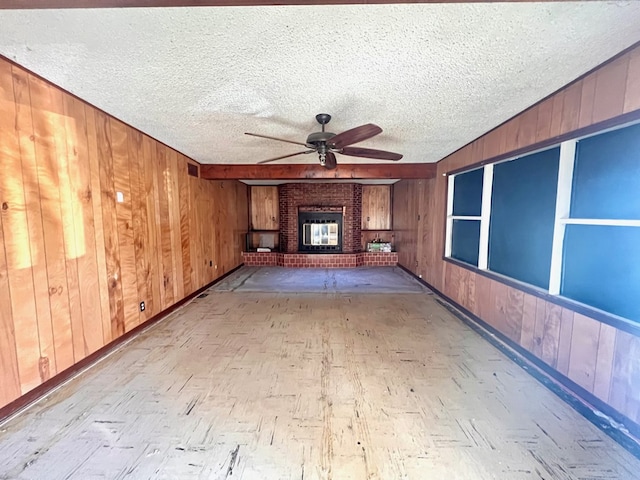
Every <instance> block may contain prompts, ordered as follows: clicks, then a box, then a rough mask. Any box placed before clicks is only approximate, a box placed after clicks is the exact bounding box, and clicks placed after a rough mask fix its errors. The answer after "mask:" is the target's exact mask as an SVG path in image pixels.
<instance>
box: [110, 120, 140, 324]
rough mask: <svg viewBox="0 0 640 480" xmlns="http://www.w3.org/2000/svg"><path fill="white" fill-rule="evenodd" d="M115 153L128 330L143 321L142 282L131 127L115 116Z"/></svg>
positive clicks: (112, 142) (115, 184) (119, 240)
mask: <svg viewBox="0 0 640 480" xmlns="http://www.w3.org/2000/svg"><path fill="white" fill-rule="evenodd" d="M109 126H110V128H111V145H112V154H113V179H114V181H113V186H114V188H115V191H116V197H117V196H118V195H121V196H122V201H119V200H118V199H117V198H116V202H115V210H116V221H117V228H118V251H119V252H120V276H121V279H122V280H121V285H122V308H123V312H124V331H125V332H128V331H129V330H131V329H133V328H134V327H136V326H137V325H138V324H139V323H140V315H139V314H138V282H137V274H136V254H135V248H134V243H133V240H134V235H133V212H132V210H133V209H132V204H133V202H134V199H133V198H132V196H131V177H130V172H129V168H130V165H131V163H132V160H131V159H130V158H129V139H128V136H127V130H128V127H127V126H126V125H125V124H124V123H122V122H119V121H117V120H115V119H113V118H111V119H109Z"/></svg>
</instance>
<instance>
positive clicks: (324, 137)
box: [307, 132, 336, 148]
mask: <svg viewBox="0 0 640 480" xmlns="http://www.w3.org/2000/svg"><path fill="white" fill-rule="evenodd" d="M335 136H336V134H335V133H331V132H315V133H312V134H311V135H309V136H308V137H307V145H309V146H311V147H312V148H313V147H316V146H318V145H321V144H326V143H327V142H328V141H329V140H330V139H332V138H333V137H335Z"/></svg>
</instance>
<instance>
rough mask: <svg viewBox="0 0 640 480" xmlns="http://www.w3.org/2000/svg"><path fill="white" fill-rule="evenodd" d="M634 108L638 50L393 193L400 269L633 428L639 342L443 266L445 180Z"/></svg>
mask: <svg viewBox="0 0 640 480" xmlns="http://www.w3.org/2000/svg"><path fill="white" fill-rule="evenodd" d="M639 109H640V48H636V49H634V50H632V51H630V52H628V53H626V54H624V55H622V56H620V57H619V58H617V59H616V60H614V61H613V62H611V63H608V64H606V65H604V66H603V67H601V68H599V69H597V70H596V71H594V72H592V73H591V74H589V75H588V76H586V77H584V78H583V79H581V80H579V81H578V82H575V83H573V84H571V85H569V86H567V87H566V88H564V89H563V90H561V91H559V92H557V93H556V94H554V95H553V96H551V97H550V98H548V99H546V100H544V101H542V102H541V103H539V104H537V105H535V106H534V107H532V108H531V109H529V110H527V111H525V112H523V113H522V114H520V115H518V116H516V117H514V118H513V119H511V120H510V121H508V122H507V123H505V124H503V125H501V126H500V127H498V128H497V129H495V130H493V131H491V132H489V133H487V134H486V135H484V136H482V137H480V138H478V139H477V140H475V141H474V142H473V143H471V144H469V145H467V146H466V147H464V148H462V149H461V150H459V151H457V152H455V153H454V154H452V155H450V156H449V157H447V158H445V159H443V160H441V161H440V162H439V163H438V173H437V176H436V178H433V179H429V180H405V181H402V182H399V183H397V184H396V185H395V187H394V206H395V208H394V219H395V220H394V221H395V229H396V247H397V250H398V253H399V260H400V264H401V265H403V266H405V267H406V268H408V269H410V270H411V271H412V272H414V273H415V274H416V275H420V276H421V277H422V278H423V279H424V280H426V281H427V282H428V283H430V284H431V285H433V286H434V287H435V288H437V289H438V290H440V291H441V292H443V293H444V294H445V295H446V296H448V297H449V298H451V299H452V300H454V301H455V302H457V303H458V304H460V305H462V306H463V307H465V308H466V309H467V310H469V311H471V312H472V313H473V314H475V315H476V316H478V317H479V318H481V319H483V320H484V321H485V322H487V323H488V324H490V325H492V326H493V327H495V328H496V329H498V330H499V331H500V332H502V333H503V334H505V335H506V336H507V337H509V338H510V339H511V340H513V341H514V342H516V343H518V344H519V345H521V346H522V347H524V348H525V349H526V350H528V351H529V352H531V353H533V354H534V355H535V356H537V357H538V358H539V359H541V360H542V361H544V362H545V363H547V364H548V365H549V366H551V367H552V368H554V369H556V370H557V371H558V372H560V373H561V374H562V375H564V376H566V377H568V378H569V379H571V380H572V381H573V382H575V383H576V384H578V385H580V386H581V387H583V388H584V389H586V390H587V391H588V392H590V393H592V394H593V395H595V396H596V397H597V398H599V399H600V400H602V401H603V402H605V403H608V404H609V405H610V406H612V407H613V408H615V409H616V410H618V411H619V412H620V413H622V414H623V415H625V416H627V417H628V418H630V419H631V420H633V421H634V422H636V423H640V338H638V337H635V336H633V335H631V334H629V333H626V332H624V331H621V330H618V329H616V328H614V327H612V326H610V325H608V324H604V323H601V322H599V321H597V320H595V319H593V318H589V317H586V316H584V315H581V314H579V313H577V312H575V311H573V310H571V309H568V308H563V307H560V306H558V305H556V304H553V303H550V302H547V301H545V300H544V299H542V298H539V297H536V296H533V295H531V294H529V293H525V292H524V291H522V290H520V289H517V288H513V287H511V286H507V285H506V284H504V283H502V282H500V281H498V280H494V279H491V278H487V277H485V276H483V275H479V274H477V273H475V272H474V271H471V270H468V269H465V268H462V267H459V266H457V265H455V264H452V263H450V262H445V261H443V260H442V255H443V254H444V227H445V214H446V211H445V210H446V188H447V177H446V174H448V173H449V172H452V171H455V170H457V169H460V168H463V167H465V166H469V165H474V164H477V163H479V162H482V161H491V159H492V158H495V157H497V156H499V155H504V154H508V153H509V152H513V151H516V150H519V149H526V148H527V147H529V146H531V147H532V148H533V146H534V145H535V144H537V143H539V142H544V141H546V140H549V139H553V138H554V137H558V136H560V135H564V134H571V133H572V132H575V131H577V130H578V129H580V128H583V127H589V126H591V125H594V124H597V123H599V122H604V121H608V120H612V119H615V118H616V117H620V116H621V115H623V114H627V113H630V112H634V111H636V110H639Z"/></svg>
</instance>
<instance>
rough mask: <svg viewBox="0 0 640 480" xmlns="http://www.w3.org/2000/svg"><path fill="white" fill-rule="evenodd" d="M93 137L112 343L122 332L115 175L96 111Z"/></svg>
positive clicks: (104, 120)
mask: <svg viewBox="0 0 640 480" xmlns="http://www.w3.org/2000/svg"><path fill="white" fill-rule="evenodd" d="M95 118H96V136H97V145H98V163H99V165H100V188H101V192H102V225H103V232H104V248H105V257H106V264H107V279H108V280H107V285H108V287H109V311H110V319H111V322H110V326H111V329H110V335H109V337H108V340H107V339H105V340H107V341H110V340H113V339H115V338H117V337H119V336H121V335H122V334H124V332H125V318H124V304H123V299H122V280H121V279H122V275H121V269H120V243H119V241H118V217H117V213H116V189H115V185H114V179H115V172H114V165H113V148H112V141H111V127H110V125H109V118H108V117H107V116H106V115H105V114H104V113H102V112H96V115H95Z"/></svg>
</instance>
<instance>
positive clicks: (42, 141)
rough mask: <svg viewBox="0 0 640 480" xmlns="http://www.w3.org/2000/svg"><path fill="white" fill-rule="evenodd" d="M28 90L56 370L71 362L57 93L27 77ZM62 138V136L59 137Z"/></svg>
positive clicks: (69, 311)
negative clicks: (58, 148) (58, 149)
mask: <svg viewBox="0 0 640 480" xmlns="http://www.w3.org/2000/svg"><path fill="white" fill-rule="evenodd" d="M29 90H30V97H31V110H32V115H33V134H34V138H35V150H36V159H37V172H38V184H39V186H40V205H41V208H42V225H43V230H44V231H45V232H46V235H45V236H44V250H45V255H46V259H47V278H48V285H49V290H48V294H49V302H50V308H51V319H52V330H53V340H54V349H55V356H56V368H57V371H62V370H64V369H66V368H68V367H70V366H71V365H73V363H74V351H73V346H74V345H73V333H72V328H71V306H70V304H69V292H68V283H67V262H66V253H65V238H64V226H63V212H62V209H61V199H60V189H59V185H60V179H59V158H58V151H57V147H58V145H59V144H60V143H61V142H60V140H61V139H60V138H59V132H58V130H57V129H58V128H59V127H60V121H59V114H56V113H55V112H56V111H57V110H59V108H58V107H57V106H58V105H60V102H61V93H60V91H58V90H56V89H54V88H53V87H52V86H51V85H49V84H47V83H45V82H44V81H42V80H40V79H38V78H36V77H34V76H32V75H30V76H29ZM63 138H64V137H63Z"/></svg>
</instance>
